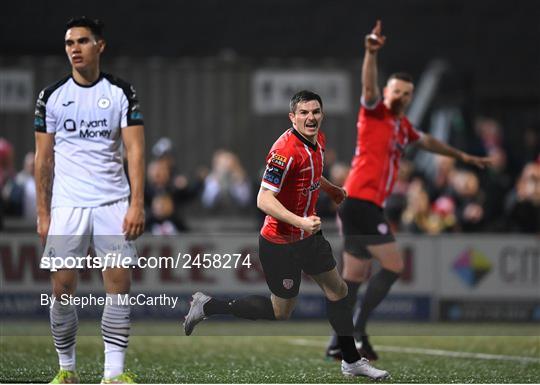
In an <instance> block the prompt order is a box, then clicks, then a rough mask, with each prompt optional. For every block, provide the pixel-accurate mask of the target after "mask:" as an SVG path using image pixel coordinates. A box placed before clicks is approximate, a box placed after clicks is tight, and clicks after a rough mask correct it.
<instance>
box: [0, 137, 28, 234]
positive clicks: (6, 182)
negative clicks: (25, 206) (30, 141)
mask: <svg viewBox="0 0 540 385" xmlns="http://www.w3.org/2000/svg"><path fill="white" fill-rule="evenodd" d="M13 159H14V151H13V146H12V145H11V143H9V142H8V141H7V140H6V139H4V138H0V229H3V223H4V218H5V216H9V215H11V216H20V215H21V214H22V199H23V191H22V188H21V186H19V185H18V184H17V183H16V181H15V167H14V160H13Z"/></svg>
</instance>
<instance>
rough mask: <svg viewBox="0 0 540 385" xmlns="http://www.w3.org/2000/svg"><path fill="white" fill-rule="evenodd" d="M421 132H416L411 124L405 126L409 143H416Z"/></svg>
mask: <svg viewBox="0 0 540 385" xmlns="http://www.w3.org/2000/svg"><path fill="white" fill-rule="evenodd" d="M422 135H423V134H422V132H421V131H418V130H417V129H416V128H414V126H413V125H412V124H410V123H409V124H407V138H408V141H409V143H413V142H416V141H417V140H418V139H420V138H421V137H422Z"/></svg>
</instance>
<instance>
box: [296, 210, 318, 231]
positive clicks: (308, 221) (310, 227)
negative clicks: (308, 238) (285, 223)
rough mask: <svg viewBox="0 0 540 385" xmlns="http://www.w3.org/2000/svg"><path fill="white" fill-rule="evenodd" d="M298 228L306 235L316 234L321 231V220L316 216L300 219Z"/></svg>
mask: <svg viewBox="0 0 540 385" xmlns="http://www.w3.org/2000/svg"><path fill="white" fill-rule="evenodd" d="M298 227H299V228H301V229H302V230H304V231H307V232H308V233H312V234H313V233H316V232H317V231H319V230H320V229H321V218H319V217H318V216H316V215H311V216H309V217H305V218H302V219H301V221H300V224H299V226H298Z"/></svg>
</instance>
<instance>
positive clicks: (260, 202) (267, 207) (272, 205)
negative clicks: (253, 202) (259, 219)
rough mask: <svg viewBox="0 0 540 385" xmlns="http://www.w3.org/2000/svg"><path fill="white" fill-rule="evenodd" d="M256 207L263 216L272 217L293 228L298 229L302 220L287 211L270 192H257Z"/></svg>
mask: <svg viewBox="0 0 540 385" xmlns="http://www.w3.org/2000/svg"><path fill="white" fill-rule="evenodd" d="M257 207H258V208H259V209H261V210H262V211H263V212H264V213H265V214H267V215H270V216H271V217H274V218H275V219H277V220H278V221H280V222H285V223H288V224H290V225H292V226H294V227H300V221H301V219H302V218H301V217H299V216H298V215H296V214H294V213H292V212H290V211H289V210H287V208H285V206H283V205H282V204H281V202H280V201H278V200H277V198H276V197H275V196H274V194H272V192H271V191H270V190H264V191H263V190H261V191H259V195H258V196H257Z"/></svg>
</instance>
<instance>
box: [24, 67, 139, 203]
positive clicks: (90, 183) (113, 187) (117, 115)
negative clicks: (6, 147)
mask: <svg viewBox="0 0 540 385" xmlns="http://www.w3.org/2000/svg"><path fill="white" fill-rule="evenodd" d="M142 124H143V117H142V113H141V110H140V106H139V102H138V100H137V94H136V92H135V89H134V88H133V87H132V86H131V85H130V84H128V83H126V82H124V81H122V80H120V79H118V78H116V77H114V76H111V75H109V74H104V73H102V74H101V75H100V77H99V79H98V80H97V81H96V82H94V83H93V84H91V85H88V86H84V85H80V84H78V83H76V82H75V80H74V79H73V78H72V76H71V75H70V76H67V77H65V78H64V79H62V80H60V81H59V82H58V83H56V84H54V85H52V86H49V87H47V88H45V89H44V90H43V91H41V93H40V94H39V97H38V100H37V105H36V110H35V119H34V127H35V130H36V131H39V132H47V133H54V134H55V135H54V140H55V144H54V182H53V191H52V202H51V207H96V206H101V205H104V204H107V203H111V202H114V201H118V200H120V199H123V198H127V197H128V196H129V193H130V191H129V184H128V181H127V178H126V175H125V172H124V167H123V145H122V136H121V129H122V128H124V127H128V126H135V125H142Z"/></svg>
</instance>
